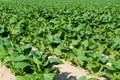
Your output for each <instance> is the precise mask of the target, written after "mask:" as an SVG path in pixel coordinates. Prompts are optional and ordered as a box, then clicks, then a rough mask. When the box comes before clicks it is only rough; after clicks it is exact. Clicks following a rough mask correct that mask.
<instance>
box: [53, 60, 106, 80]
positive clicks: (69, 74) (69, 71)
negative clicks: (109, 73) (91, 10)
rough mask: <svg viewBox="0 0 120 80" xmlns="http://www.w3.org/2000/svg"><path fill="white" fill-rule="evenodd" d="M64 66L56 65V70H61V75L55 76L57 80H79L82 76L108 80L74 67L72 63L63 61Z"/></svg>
mask: <svg viewBox="0 0 120 80" xmlns="http://www.w3.org/2000/svg"><path fill="white" fill-rule="evenodd" d="M63 62H64V64H60V65H55V66H54V68H58V69H59V70H60V72H61V73H60V74H58V75H56V76H55V80H78V79H79V78H80V77H81V76H86V77H87V79H88V78H98V79H99V80H106V79H105V78H103V77H96V76H94V75H91V74H89V73H88V71H86V70H85V69H82V68H77V67H75V66H74V65H72V63H71V62H68V61H63Z"/></svg>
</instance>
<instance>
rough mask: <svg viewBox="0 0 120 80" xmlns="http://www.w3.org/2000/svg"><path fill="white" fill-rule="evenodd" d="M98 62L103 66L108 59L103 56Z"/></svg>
mask: <svg viewBox="0 0 120 80" xmlns="http://www.w3.org/2000/svg"><path fill="white" fill-rule="evenodd" d="M100 61H101V62H102V63H103V64H105V63H107V61H108V59H107V58H106V57H105V56H103V57H102V58H101V59H100Z"/></svg>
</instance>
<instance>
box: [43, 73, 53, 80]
mask: <svg viewBox="0 0 120 80" xmlns="http://www.w3.org/2000/svg"><path fill="white" fill-rule="evenodd" d="M54 76H55V75H54V74H52V73H48V74H44V80H48V79H49V80H53V77H54Z"/></svg>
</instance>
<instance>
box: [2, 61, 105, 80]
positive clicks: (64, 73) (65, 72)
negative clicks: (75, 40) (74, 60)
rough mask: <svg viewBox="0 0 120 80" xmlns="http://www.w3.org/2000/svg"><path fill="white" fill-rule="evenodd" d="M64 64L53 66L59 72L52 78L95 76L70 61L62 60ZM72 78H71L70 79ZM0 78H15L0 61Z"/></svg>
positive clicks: (73, 78)
mask: <svg viewBox="0 0 120 80" xmlns="http://www.w3.org/2000/svg"><path fill="white" fill-rule="evenodd" d="M62 61H63V63H64V64H60V65H55V66H53V68H58V69H59V70H60V74H58V75H56V76H55V78H54V80H77V79H78V78H79V77H80V76H86V77H87V78H91V77H95V76H94V75H91V74H89V73H88V72H87V71H86V70H84V69H82V68H77V67H75V66H73V65H72V64H71V62H68V61H64V60H62ZM71 78H72V79H71ZM95 78H98V77H95ZM98 79H99V80H105V79H104V78H102V77H101V78H98ZM0 80H16V78H15V76H14V74H13V73H11V72H10V69H8V68H6V67H5V66H2V65H1V63H0Z"/></svg>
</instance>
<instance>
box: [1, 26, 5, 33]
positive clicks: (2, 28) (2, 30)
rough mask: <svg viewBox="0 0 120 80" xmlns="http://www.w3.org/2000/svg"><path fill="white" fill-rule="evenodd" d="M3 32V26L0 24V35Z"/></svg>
mask: <svg viewBox="0 0 120 80" xmlns="http://www.w3.org/2000/svg"><path fill="white" fill-rule="evenodd" d="M4 31H5V30H4V26H3V25H1V24H0V34H1V33H3V32H4Z"/></svg>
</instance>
